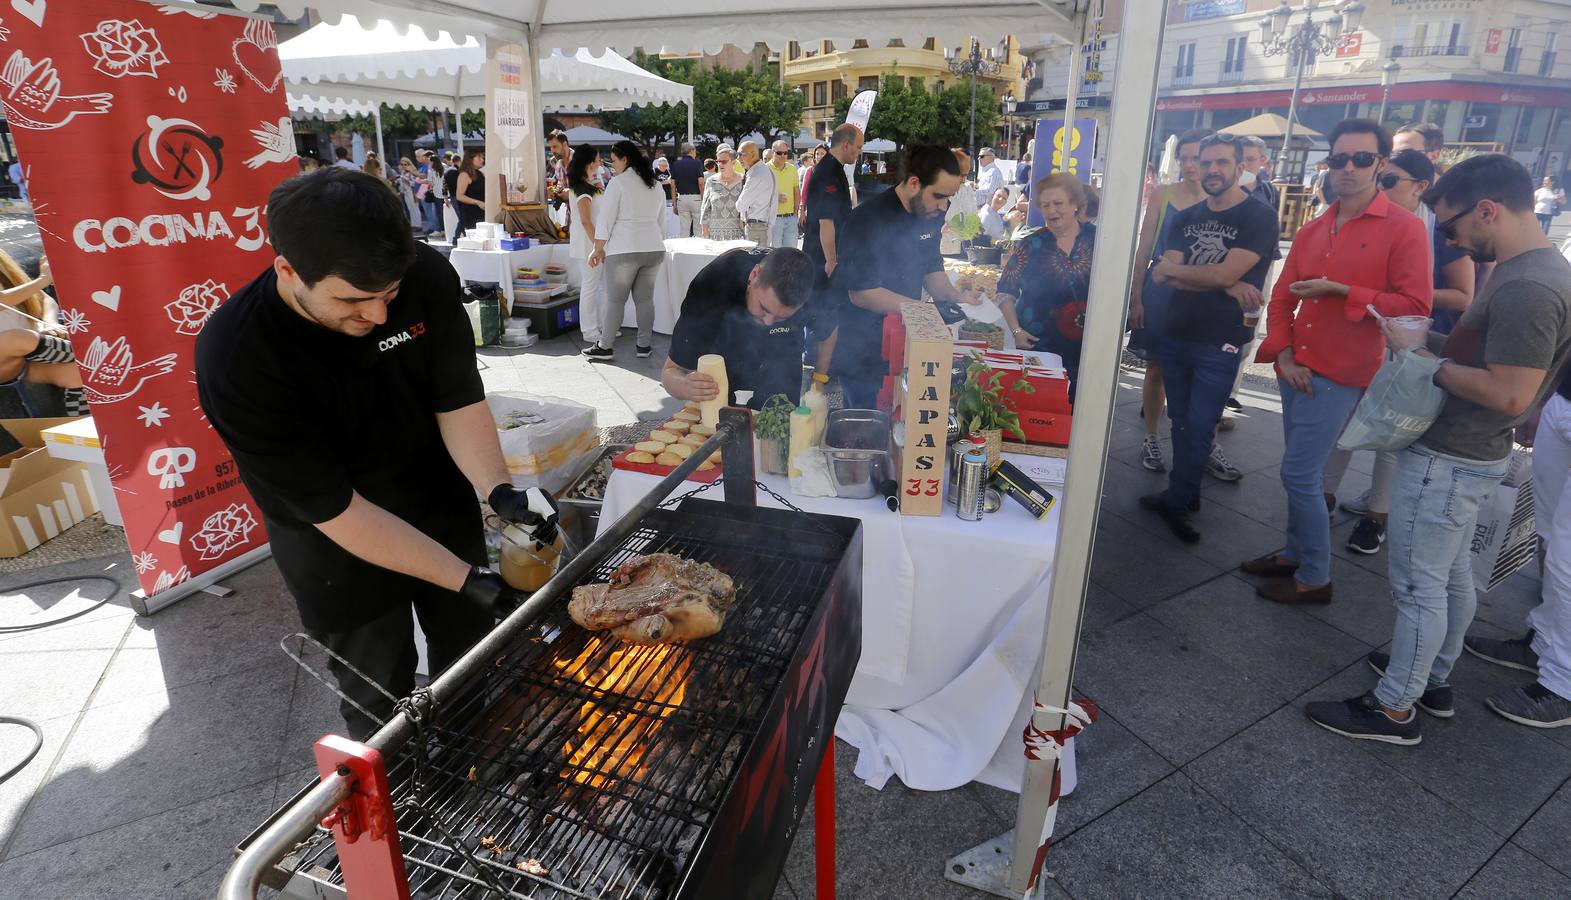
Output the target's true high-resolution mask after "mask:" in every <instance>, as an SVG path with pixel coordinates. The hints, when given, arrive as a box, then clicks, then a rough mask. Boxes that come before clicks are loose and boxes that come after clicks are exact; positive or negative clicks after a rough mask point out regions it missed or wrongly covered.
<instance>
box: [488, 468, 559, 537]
mask: <svg viewBox="0 0 1571 900" xmlns="http://www.w3.org/2000/svg"><path fill="white" fill-rule="evenodd" d="M486 502H487V503H489V504H491V511H492V512H495V513H496V514H497V515H498V516H501V517H502V521H504V522H510V523H512V524H515V525H520V526H522V527H523V529H524V530H525V531H527V532H529V534H530V535H531V536H532V537H533V538H534V539H535V540H537V541H539V542H540V543H542V544H551V543H554V542H555V541H556V522H557V515H556V499H555V498H553V497H552V496H551V495H550V494H547V493H546V492H545V491H542V490H540V489H539V488H529V489H527V490H522V491H521V490H519V489H518V488H515V487H513V486H512V485H511V484H508V483H506V482H503V483H502V484H499V485H497V486H496V487H495V488H493V489H492V490H491V496H490V497H487V498H486Z"/></svg>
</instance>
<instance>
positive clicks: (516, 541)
mask: <svg viewBox="0 0 1571 900" xmlns="http://www.w3.org/2000/svg"><path fill="white" fill-rule="evenodd" d="M561 561H562V533H561V532H560V531H558V532H557V535H556V540H555V541H553V542H551V543H549V544H546V543H542V542H540V541H537V540H535V539H534V538H533V537H532V536H531V535H530V534H529V533H528V532H526V531H524V530H523V529H522V528H520V527H518V526H517V525H508V526H506V527H505V528H503V529H502V567H501V571H502V580H503V581H505V582H507V583H508V585H509V586H511V587H512V588H513V589H514V590H517V591H522V592H524V593H526V594H532V593H534V592H535V591H538V590H540V588H541V587H542V586H544V585H545V583H546V582H547V581H550V580H551V576H552V575H555V574H556V567H557V566H558V565H559V564H560V563H561Z"/></svg>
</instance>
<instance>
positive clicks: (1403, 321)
mask: <svg viewBox="0 0 1571 900" xmlns="http://www.w3.org/2000/svg"><path fill="white" fill-rule="evenodd" d="M1387 318H1389V319H1390V320H1391V326H1392V327H1393V328H1398V329H1401V330H1402V331H1416V332H1418V333H1419V334H1427V333H1428V332H1429V326H1430V325H1431V324H1433V323H1434V319H1431V318H1429V317H1428V316H1388V317H1387Z"/></svg>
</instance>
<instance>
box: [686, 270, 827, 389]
mask: <svg viewBox="0 0 1571 900" xmlns="http://www.w3.org/2000/svg"><path fill="white" fill-rule="evenodd" d="M813 270H814V267H813V264H812V263H811V262H810V261H808V258H807V255H806V254H804V253H803V252H802V251H800V250H796V249H793V248H781V249H777V250H744V249H737V250H731V251H728V252H726V253H723V254H721V255H720V256H719V257H716V258H715V260H714V261H713V262H711V263H710V264H709V265H707V266H705V267H704V269H703V271H701V272H699V273H698V277H697V278H694V279H693V283H692V284H691V285H690V286H689V287H688V289H687V298H686V299H685V300H683V301H682V315H681V318H679V319H677V322H676V328H675V330H674V331H673V332H672V334H671V354H670V357H669V358H668V359H667V360H666V363H665V368H664V369H663V370H662V371H661V373H660V383H661V384H662V385H664V386H665V389H666V392H667V393H669V394H670V395H671V396H673V397H676V398H677V399H679V400H692V401H697V402H702V401H704V400H713V399H714V398H715V396H716V394H718V393H719V387H720V386H719V385H718V384H716V383H715V380H714V379H713V378H710V377H709V376H708V375H705V374H703V373H702V372H698V371H695V370H696V369H697V368H698V358H699V357H701V356H704V355H705V354H709V353H717V354H719V355H721V356H723V357H725V365H726V380H727V381H728V382H729V385H730V392H731V396H728V397H727V398H726V401H727V402H728V403H730V402H734V400H735V394H736V392H737V391H752V392H753V396H752V399H751V400H749V401H748V405H749V406H751V407H753V408H754V409H761V408H762V407H763V405H764V403H766V402H767V401H768V400H769V398H770V397H772V396H774V395H775V394H785V395H786V396H787V397H790V398H791V402H792V403H795V402H797V400H798V399H800V395H801V392H802V358H803V351H804V350H805V349H806V343H807V339H806V336H805V335H806V333H807V330H808V329H809V328H811V330H812V333H813V334H822V335H828V336H829V337H828V338H827V339H825V340H824V341H822V342H820V343H819V344H818V346H817V347H816V348H814V349H815V351H816V353H815V359H816V365H815V368H816V369H817V370H818V371H824V370H825V368H826V367H827V366H828V364H829V360H830V355H831V354H832V353H833V351H834V342H835V337H834V330H835V326H834V321H833V316H832V314H831V313H832V311H831V310H830V309H829V308H828V304H826V303H825V302H824V301H823V299H822V298H821V297H819V296H818V295H817V292H815V291H814V290H813Z"/></svg>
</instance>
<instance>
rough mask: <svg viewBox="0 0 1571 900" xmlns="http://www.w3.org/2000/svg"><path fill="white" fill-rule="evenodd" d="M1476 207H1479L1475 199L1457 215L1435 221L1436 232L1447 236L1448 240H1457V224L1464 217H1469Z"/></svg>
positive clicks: (1444, 236)
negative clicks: (1442, 220)
mask: <svg viewBox="0 0 1571 900" xmlns="http://www.w3.org/2000/svg"><path fill="white" fill-rule="evenodd" d="M1476 209H1478V201H1477V200H1474V201H1473V205H1472V206H1469V207H1468V208H1467V209H1464V210H1462V211H1461V212H1459V213H1457V214H1456V215H1454V216H1452V217H1451V218H1449V219H1446V220H1445V221H1444V222H1436V223H1435V231H1436V233H1438V234H1439V235H1440V236H1441V237H1443V238H1445V239H1446V240H1448V241H1454V240H1456V226H1457V223H1458V222H1460V221H1462V220H1463V219H1465V218H1467V216H1468V215H1469V214H1470V213H1472V212H1473V211H1474V210H1476Z"/></svg>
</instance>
